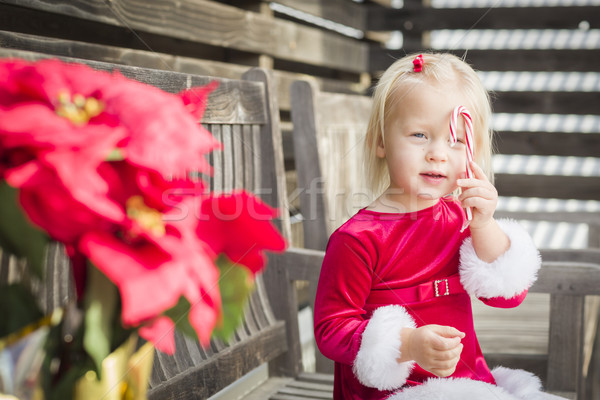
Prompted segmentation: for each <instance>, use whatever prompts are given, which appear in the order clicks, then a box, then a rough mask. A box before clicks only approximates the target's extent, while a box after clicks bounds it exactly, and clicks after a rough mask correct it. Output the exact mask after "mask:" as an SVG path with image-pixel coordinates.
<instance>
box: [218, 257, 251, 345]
mask: <svg viewBox="0 0 600 400" xmlns="http://www.w3.org/2000/svg"><path fill="white" fill-rule="evenodd" d="M217 267H218V268H219V271H220V275H221V276H220V279H219V290H220V292H221V303H222V310H223V311H222V313H223V314H222V320H221V323H220V324H218V325H217V326H216V327H215V329H214V331H213V336H214V337H217V338H219V339H223V340H229V339H230V338H231V336H232V335H233V333H234V332H235V330H236V328H237V327H238V326H239V325H240V324H241V323H242V321H243V318H244V308H245V307H246V303H247V302H248V297H249V296H250V293H251V292H252V290H253V289H254V280H253V279H252V274H251V273H250V271H249V270H248V269H247V268H246V267H245V266H243V265H240V264H234V263H233V262H231V260H229V259H228V258H227V257H225V256H224V255H221V256H220V257H219V258H218V259H217Z"/></svg>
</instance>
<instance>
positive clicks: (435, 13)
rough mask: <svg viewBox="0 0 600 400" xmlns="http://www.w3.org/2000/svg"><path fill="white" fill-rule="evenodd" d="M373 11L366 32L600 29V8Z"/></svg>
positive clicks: (403, 9)
mask: <svg viewBox="0 0 600 400" xmlns="http://www.w3.org/2000/svg"><path fill="white" fill-rule="evenodd" d="M407 4H408V5H409V7H405V8H402V9H397V10H394V9H392V10H390V9H384V8H381V7H373V8H371V9H370V11H369V13H368V22H367V29H368V30H371V31H392V30H397V29H398V27H399V26H403V25H404V26H406V23H407V22H410V24H411V25H410V26H411V29H412V30H415V31H420V32H423V31H431V30H438V29H578V26H579V23H580V22H581V21H588V22H589V23H590V27H591V28H598V27H600V8H599V7H594V6H588V7H489V8H422V9H420V8H412V7H410V2H407Z"/></svg>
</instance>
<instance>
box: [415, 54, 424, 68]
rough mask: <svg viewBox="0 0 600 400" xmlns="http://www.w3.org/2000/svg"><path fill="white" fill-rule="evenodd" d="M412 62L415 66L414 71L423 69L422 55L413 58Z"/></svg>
mask: <svg viewBox="0 0 600 400" xmlns="http://www.w3.org/2000/svg"><path fill="white" fill-rule="evenodd" d="M413 64H414V66H415V72H421V71H423V55H422V54H419V55H418V56H416V57H415V59H414V60H413Z"/></svg>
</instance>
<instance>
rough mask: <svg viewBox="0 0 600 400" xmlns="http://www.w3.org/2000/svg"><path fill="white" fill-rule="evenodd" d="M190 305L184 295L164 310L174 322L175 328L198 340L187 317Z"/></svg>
mask: <svg viewBox="0 0 600 400" xmlns="http://www.w3.org/2000/svg"><path fill="white" fill-rule="evenodd" d="M190 307H191V304H190V302H189V301H188V300H187V299H186V298H185V297H183V296H181V297H180V298H179V301H178V302H177V304H176V305H175V306H174V307H172V308H170V309H169V310H167V311H165V315H166V316H167V317H169V318H170V319H171V320H172V321H173V322H174V323H175V327H176V329H177V330H179V331H180V332H182V333H183V334H184V335H186V336H189V337H190V338H192V339H195V340H198V335H197V334H196V331H195V330H194V328H193V327H192V324H190V320H189V318H188V317H189V313H190Z"/></svg>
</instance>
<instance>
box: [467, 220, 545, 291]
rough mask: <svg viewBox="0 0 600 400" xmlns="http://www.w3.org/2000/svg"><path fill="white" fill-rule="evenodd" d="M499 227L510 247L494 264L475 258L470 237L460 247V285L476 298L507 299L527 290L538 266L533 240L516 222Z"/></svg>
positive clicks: (539, 262) (538, 256) (500, 223)
mask: <svg viewBox="0 0 600 400" xmlns="http://www.w3.org/2000/svg"><path fill="white" fill-rule="evenodd" d="M498 224H499V225H500V228H501V229H502V230H503V231H504V233H506V235H507V236H508V238H509V239H510V247H509V249H508V250H506V252H505V253H504V254H502V255H501V256H500V257H498V258H497V259H496V260H494V261H493V262H491V263H487V262H485V261H482V260H481V259H480V258H479V257H477V254H476V253H475V249H474V248H473V243H472V239H471V238H470V237H469V238H467V239H465V241H464V242H463V244H462V246H461V248H460V282H461V283H462V285H463V286H464V288H465V289H466V291H467V292H468V293H470V294H473V295H475V296H477V297H482V298H488V299H489V298H492V297H504V298H507V299H510V298H512V297H514V296H516V295H518V294H519V293H522V292H523V291H524V290H526V289H529V287H530V286H531V285H532V284H533V282H535V280H536V279H537V271H538V270H539V269H540V266H541V262H542V260H541V257H540V254H539V253H538V251H537V249H536V248H535V245H534V244H533V240H532V239H531V237H530V236H529V234H528V233H527V232H526V231H525V230H524V229H523V228H522V227H521V225H519V223H518V222H516V221H514V220H508V219H503V220H499V221H498Z"/></svg>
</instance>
